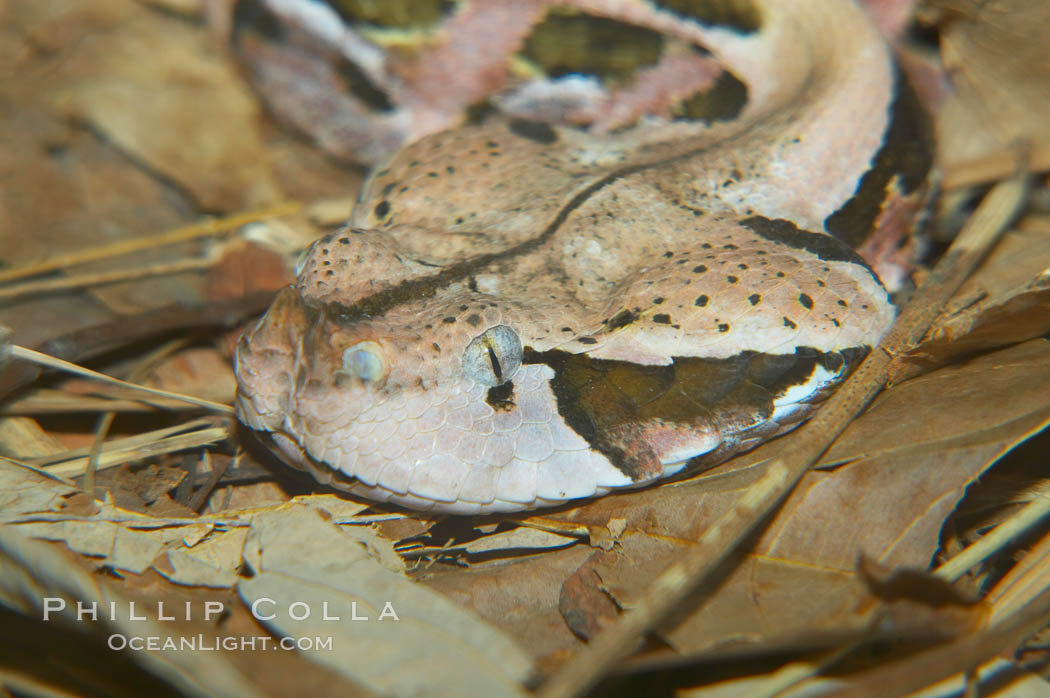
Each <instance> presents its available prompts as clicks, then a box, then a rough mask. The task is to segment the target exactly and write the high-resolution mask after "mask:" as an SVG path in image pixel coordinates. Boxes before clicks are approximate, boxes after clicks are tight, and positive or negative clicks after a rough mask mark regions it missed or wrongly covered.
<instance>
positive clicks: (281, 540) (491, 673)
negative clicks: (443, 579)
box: [238, 506, 532, 696]
mask: <svg viewBox="0 0 1050 698" xmlns="http://www.w3.org/2000/svg"><path fill="white" fill-rule="evenodd" d="M256 548H257V549H258V552H255V549H256ZM249 551H251V552H249ZM245 558H246V560H247V561H248V562H249V564H250V565H251V567H252V569H253V570H254V572H255V574H254V575H253V576H252V577H251V578H248V579H243V580H241V582H240V583H239V585H238V589H239V591H240V594H241V596H242V598H243V599H244V600H245V602H246V603H249V604H256V603H258V604H260V606H259V608H263V609H264V610H263V612H264V613H268V611H269V609H272V608H277V609H288V612H287V613H283V612H280V611H275V612H274V613H273V614H272V615H273V617H272V618H269V619H266V618H264V619H263V620H264V622H266V623H267V625H268V626H269V627H271V628H273V629H274V630H275V631H276V632H278V633H280V634H281V635H283V636H291V637H300V638H311V637H319V636H324V635H329V636H331V637H332V646H331V647H330V648H328V649H326V648H317V649H316V651H313V652H309V651H308V652H307V654H308V656H309V657H311V658H312V659H313V660H314V661H316V662H319V663H321V664H324V665H326V666H328V667H329V668H331V669H334V670H336V671H338V672H340V673H343V674H345V675H347V676H349V677H350V678H352V679H353V680H355V681H357V682H359V683H362V684H364V685H365V686H368V687H370V688H372V689H373V690H376V691H377V692H381V693H389V694H392V695H396V696H415V695H421V694H425V695H430V696H463V695H486V696H520V695H523V693H522V692H521V689H520V686H521V684H522V682H523V681H524V680H525V679H526V678H527V677H528V674H529V672H530V670H531V664H532V662H531V661H530V660H529V658H528V657H527V655H525V654H524V653H523V652H521V650H520V649H519V648H518V647H517V646H516V644H515V643H514V642H513V641H512V640H511V639H510V637H509V636H505V635H503V634H502V633H501V632H499V631H497V630H496V629H495V628H492V627H490V626H488V625H487V624H485V623H483V622H482V621H481V620H479V619H478V618H477V617H475V616H474V615H473V614H471V613H470V612H469V611H467V610H465V609H463V608H461V607H459V606H457V605H455V604H453V603H451V602H450V601H448V600H447V599H446V598H444V597H442V596H441V595H439V594H436V593H434V592H433V591H430V590H429V589H427V588H426V587H424V586H422V585H419V584H415V583H413V582H411V581H409V580H408V579H407V578H406V577H404V576H403V575H401V574H399V573H396V572H392V571H390V570H388V569H386V568H385V567H383V566H382V565H380V564H379V563H378V562H377V561H376V560H375V559H374V558H372V557H371V556H370V555H369V554H368V553H366V552H365V550H364V548H363V547H362V546H360V545H358V544H357V543H356V542H355V541H354V540H353V539H352V538H349V537H346V536H345V535H344V533H343V532H341V531H340V530H339V529H338V528H336V527H335V526H334V525H332V524H330V523H327V522H325V521H323V520H322V519H321V517H319V516H318V515H317V512H316V511H312V510H310V509H309V508H307V507H302V506H296V507H289V508H287V509H285V510H284V511H282V512H279V513H278V512H274V513H268V514H260V515H258V516H256V517H254V518H253V519H252V535H251V537H250V538H249V539H248V541H247V543H246V545H245ZM266 600H269V604H270V605H268V606H263V605H262V604H263V603H265V602H266ZM293 603H304V604H307V605H308V607H309V608H311V609H312V611H311V612H310V613H309V615H308V617H306V618H296V617H295V616H296V615H297V614H298V615H301V612H297V611H293V610H292V609H291V604H293ZM325 611H328V612H329V613H330V615H331V617H339V618H341V619H343V620H344V622H341V623H336V622H333V621H332V620H327V621H326V620H324V616H325V615H328V613H325ZM355 618H356V619H357V621H356V622H355V620H354V619H355ZM366 620H367V622H365V621H366ZM408 666H411V667H412V671H406V670H405V668H406V667H408ZM450 667H470V668H471V670H470V671H469V672H467V671H449V670H448V669H449V668H450Z"/></svg>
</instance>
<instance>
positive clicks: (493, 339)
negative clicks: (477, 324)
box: [463, 325, 521, 387]
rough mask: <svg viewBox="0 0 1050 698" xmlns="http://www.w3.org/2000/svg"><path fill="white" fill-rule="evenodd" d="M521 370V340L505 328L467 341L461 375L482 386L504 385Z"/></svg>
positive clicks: (493, 328) (494, 328)
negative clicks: (462, 373)
mask: <svg viewBox="0 0 1050 698" xmlns="http://www.w3.org/2000/svg"><path fill="white" fill-rule="evenodd" d="M519 368H521V338H520V337H518V333H517V332H515V331H514V330H512V329H511V328H509V327H507V326H506V325H496V326H495V327H490V328H489V329H487V330H485V331H484V332H482V333H481V334H479V335H478V336H477V337H475V338H474V339H472V340H470V344H468V345H467V350H466V351H465V352H464V353H463V372H464V373H466V374H467V375H468V376H469V377H470V378H472V379H474V380H475V381H477V382H478V383H481V384H482V385H487V386H490V387H495V386H497V385H503V384H504V383H506V382H507V381H509V380H510V379H511V378H513V377H514V374H515V373H517V372H518V369H519Z"/></svg>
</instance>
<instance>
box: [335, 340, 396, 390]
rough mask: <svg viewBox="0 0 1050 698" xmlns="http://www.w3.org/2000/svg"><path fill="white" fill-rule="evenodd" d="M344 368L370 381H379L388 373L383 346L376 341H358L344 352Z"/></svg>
mask: <svg viewBox="0 0 1050 698" xmlns="http://www.w3.org/2000/svg"><path fill="white" fill-rule="evenodd" d="M343 370H344V371H346V372H347V373H348V374H350V375H351V376H354V377H355V378H360V379H361V380H363V381H366V382H368V383H379V382H381V381H382V380H383V379H384V378H386V375H387V365H386V360H385V358H384V356H383V348H382V347H380V346H379V345H378V344H376V343H375V342H358V343H357V344H355V345H354V346H352V347H350V348H348V349H347V350H346V351H344V352H343Z"/></svg>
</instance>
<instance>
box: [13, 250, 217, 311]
mask: <svg viewBox="0 0 1050 698" xmlns="http://www.w3.org/2000/svg"><path fill="white" fill-rule="evenodd" d="M218 260H219V255H218V254H209V255H205V256H204V257H190V258H187V259H179V260H176V261H174V262H164V263H162V264H154V265H151V266H148V267H134V268H130V269H119V270H116V271H105V272H98V273H93V274H79V275H76V276H63V277H59V278H57V279H39V280H36V281H26V282H23V283H20V284H17V285H14V286H6V287H3V288H0V300H7V299H9V298H19V297H22V296H30V295H38V294H41V293H55V292H58V291H71V290H74V289H80V288H92V287H95V286H104V285H106V284H115V283H120V282H122V281H134V280H135V279H146V278H151V277H154V276H170V275H172V274H181V273H182V272H185V271H196V270H198V269H207V268H208V267H211V266H213V265H214V264H215V263H216V262H217V261H218Z"/></svg>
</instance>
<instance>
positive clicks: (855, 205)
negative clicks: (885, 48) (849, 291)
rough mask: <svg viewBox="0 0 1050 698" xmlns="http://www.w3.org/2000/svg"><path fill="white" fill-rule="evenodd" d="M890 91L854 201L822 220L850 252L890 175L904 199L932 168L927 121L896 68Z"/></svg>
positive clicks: (870, 223) (869, 224) (869, 223)
mask: <svg viewBox="0 0 1050 698" xmlns="http://www.w3.org/2000/svg"><path fill="white" fill-rule="evenodd" d="M894 88H895V90H896V93H897V94H896V97H895V98H894V100H893V104H892V105H891V106H890V122H889V126H888V128H887V129H886V134H885V136H884V138H883V141H882V147H881V148H880V149H879V152H878V153H877V154H876V155H875V158H874V159H873V160H872V163H871V169H870V170H868V171H867V173H865V175H864V176H863V177H862V178H861V180H860V183H859V184H858V185H857V191H856V193H855V194H854V195H853V197H852V198H850V200H849V201H847V202H846V203H845V205H843V206H842V208H840V209H839V210H838V211H835V212H834V213H832V214H831V215H830V216H828V217H827V218H826V219H825V220H824V227H825V228H827V230H828V232H830V233H831V234H832V235H835V236H837V237H838V238H840V239H842V240H845V241H846V242H847V243H849V244H851V245H852V246H854V247H860V246H861V245H862V244H863V243H864V240H865V239H866V238H867V237H868V235H870V234H871V232H872V228H873V227H874V225H875V219H876V218H878V215H879V213H880V211H881V210H882V205H883V202H884V201H885V199H886V185H887V184H889V182H890V180H891V179H892V178H893V176H894V175H897V176H898V177H899V181H900V184H901V188H902V189H903V193H905V194H909V193H911V192H913V191H916V190H917V189H919V188H920V187H922V186H923V184H924V183H925V181H926V177H927V175H928V174H929V171H930V167H931V166H932V165H933V137H932V134H931V128H930V119H929V116H928V115H927V114H926V112H925V110H923V108H922V105H921V104H920V103H919V98H918V97H917V96H916V95H915V91H914V90H913V89H912V87H911V85H909V84H908V80H907V79H906V78H905V77H904V74H903V73H902V72H901V69H900V68H899V67H898V66H896V65H894Z"/></svg>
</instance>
